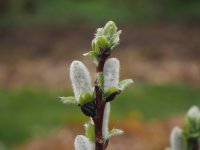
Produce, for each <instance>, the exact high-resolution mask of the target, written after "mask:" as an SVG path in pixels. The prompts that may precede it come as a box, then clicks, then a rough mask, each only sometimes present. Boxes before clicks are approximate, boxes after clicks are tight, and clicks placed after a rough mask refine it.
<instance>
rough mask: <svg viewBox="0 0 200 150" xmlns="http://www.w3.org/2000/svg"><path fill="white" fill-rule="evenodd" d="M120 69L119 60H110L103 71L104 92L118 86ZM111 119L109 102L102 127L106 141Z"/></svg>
mask: <svg viewBox="0 0 200 150" xmlns="http://www.w3.org/2000/svg"><path fill="white" fill-rule="evenodd" d="M119 69H120V66H119V60H118V59H116V58H110V59H108V60H107V61H106V63H105V65H104V69H103V76H104V90H107V89H109V88H110V87H113V86H118V84H119ZM109 117H110V103H109V102H107V103H106V105H105V109H104V116H103V126H102V134H103V138H104V139H107V138H108V136H109V128H108V124H109Z"/></svg>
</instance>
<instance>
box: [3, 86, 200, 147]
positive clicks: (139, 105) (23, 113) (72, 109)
mask: <svg viewBox="0 0 200 150" xmlns="http://www.w3.org/2000/svg"><path fill="white" fill-rule="evenodd" d="M66 95H72V93H71V92H67V91H64V90H62V91H59V90H47V89H42V88H40V89H37V88H22V89H5V88H1V89H0V141H2V142H3V143H5V144H6V145H7V146H12V145H14V144H18V143H21V142H24V141H25V140H27V139H28V138H30V137H32V136H34V135H41V134H45V133H47V132H49V131H50V130H51V129H55V128H59V127H60V126H62V125H64V124H68V123H82V122H84V121H85V120H86V118H85V116H84V115H83V114H82V113H81V111H80V109H77V107H76V106H66V105H63V104H62V103H61V102H59V98H58V96H66ZM194 104H196V105H200V88H195V87H190V86H186V85H180V84H179V85H166V86H164V85H162V86H161V85H152V84H140V85H134V86H132V88H129V89H128V90H127V91H125V92H123V93H122V94H120V95H119V96H118V97H117V99H116V100H115V101H113V102H112V113H111V119H112V120H119V119H125V118H126V117H127V116H131V114H132V113H136V114H139V115H141V116H143V117H144V119H147V120H149V119H156V118H164V117H169V116H172V115H174V114H177V113H185V112H186V111H187V110H188V108H189V107H190V106H192V105H194Z"/></svg>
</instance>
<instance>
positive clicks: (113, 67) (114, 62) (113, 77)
mask: <svg viewBox="0 0 200 150" xmlns="http://www.w3.org/2000/svg"><path fill="white" fill-rule="evenodd" d="M119 69H120V64H119V60H118V59H117V58H110V59H108V60H107V61H106V62H105V65H104V69H103V75H104V90H107V89H108V88H110V87H112V86H118V84H119Z"/></svg>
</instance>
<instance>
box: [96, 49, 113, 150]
mask: <svg viewBox="0 0 200 150" xmlns="http://www.w3.org/2000/svg"><path fill="white" fill-rule="evenodd" d="M109 55H110V49H105V50H102V54H101V55H100V56H99V64H98V66H97V68H96V72H97V73H99V72H103V68H104V64H105V61H106V59H107V58H108V57H109ZM98 82H99V81H98V79H97V80H96V81H95V94H96V116H95V117H93V121H94V125H95V137H96V140H95V149H96V150H105V148H106V147H107V144H106V142H107V141H104V139H103V136H102V124H103V115H104V108H105V104H106V102H105V101H104V100H103V96H102V94H103V92H102V89H101V88H100V87H99V86H98Z"/></svg>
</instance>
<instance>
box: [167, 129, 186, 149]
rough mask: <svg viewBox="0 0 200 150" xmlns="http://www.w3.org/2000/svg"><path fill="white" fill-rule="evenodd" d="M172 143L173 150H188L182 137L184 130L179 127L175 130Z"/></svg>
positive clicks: (171, 139)
mask: <svg viewBox="0 0 200 150" xmlns="http://www.w3.org/2000/svg"><path fill="white" fill-rule="evenodd" d="M170 143H171V147H172V150H186V143H185V141H184V139H183V137H182V130H181V129H180V128H179V127H174V128H173V130H172V132H171V136H170Z"/></svg>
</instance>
